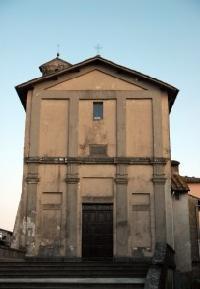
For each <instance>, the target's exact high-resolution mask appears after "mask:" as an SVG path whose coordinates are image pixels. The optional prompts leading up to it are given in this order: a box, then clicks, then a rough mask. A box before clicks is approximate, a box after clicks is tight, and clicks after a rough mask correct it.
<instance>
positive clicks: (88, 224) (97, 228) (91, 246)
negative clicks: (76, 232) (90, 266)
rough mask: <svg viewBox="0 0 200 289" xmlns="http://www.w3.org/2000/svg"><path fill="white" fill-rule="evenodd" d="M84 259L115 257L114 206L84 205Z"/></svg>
mask: <svg viewBox="0 0 200 289" xmlns="http://www.w3.org/2000/svg"><path fill="white" fill-rule="evenodd" d="M82 212H83V215H82V256H83V258H110V257H113V205H112V204H83V208H82Z"/></svg>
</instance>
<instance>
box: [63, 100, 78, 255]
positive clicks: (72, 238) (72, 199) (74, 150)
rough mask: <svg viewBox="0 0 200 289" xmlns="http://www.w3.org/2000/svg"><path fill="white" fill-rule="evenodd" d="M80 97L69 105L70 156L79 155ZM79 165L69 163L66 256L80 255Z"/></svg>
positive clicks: (66, 179)
mask: <svg viewBox="0 0 200 289" xmlns="http://www.w3.org/2000/svg"><path fill="white" fill-rule="evenodd" d="M78 104H79V98H78V97H77V96H75V95H74V97H72V98H70V106H69V138H68V139H69V143H68V156H69V157H77V155H78V115H79V107H78ZM78 173H79V165H78V164H68V165H67V175H66V178H65V181H66V184H67V203H66V210H67V214H66V215H67V216H66V239H67V244H66V256H67V257H77V256H78V227H79V226H78V184H79V177H78Z"/></svg>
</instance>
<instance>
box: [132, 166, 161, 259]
mask: <svg viewBox="0 0 200 289" xmlns="http://www.w3.org/2000/svg"><path fill="white" fill-rule="evenodd" d="M152 177H153V168H152V166H141V165H138V166H129V167H128V179H129V182H128V203H129V206H128V208H129V226H130V235H129V254H130V255H131V256H135V255H136V256H137V255H139V256H140V255H142V254H144V255H146V256H148V255H151V254H152V252H153V250H154V242H155V221H154V220H155V213H154V210H155V208H154V190H153V182H152Z"/></svg>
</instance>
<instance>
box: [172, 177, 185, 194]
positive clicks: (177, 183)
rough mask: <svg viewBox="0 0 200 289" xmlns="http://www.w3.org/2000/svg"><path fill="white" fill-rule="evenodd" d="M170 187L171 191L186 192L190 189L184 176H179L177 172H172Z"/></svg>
mask: <svg viewBox="0 0 200 289" xmlns="http://www.w3.org/2000/svg"><path fill="white" fill-rule="evenodd" d="M171 189H172V191H176V192H182V193H185V192H188V191H189V190H190V189H189V187H188V185H187V183H186V181H185V179H184V177H181V176H180V175H178V174H172V177H171Z"/></svg>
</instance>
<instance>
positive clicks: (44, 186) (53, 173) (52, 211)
mask: <svg viewBox="0 0 200 289" xmlns="http://www.w3.org/2000/svg"><path fill="white" fill-rule="evenodd" d="M39 175H40V178H41V180H40V182H39V184H38V193H37V220H36V238H35V239H36V251H37V252H38V253H39V254H40V255H42V254H44V255H60V254H61V255H64V253H65V238H66V237H65V226H66V221H65V219H66V202H67V200H66V183H65V176H66V167H65V166H63V165H40V166H39Z"/></svg>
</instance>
